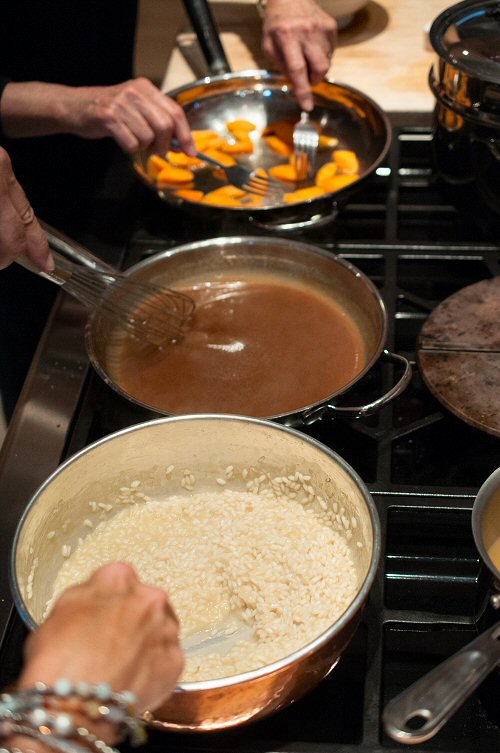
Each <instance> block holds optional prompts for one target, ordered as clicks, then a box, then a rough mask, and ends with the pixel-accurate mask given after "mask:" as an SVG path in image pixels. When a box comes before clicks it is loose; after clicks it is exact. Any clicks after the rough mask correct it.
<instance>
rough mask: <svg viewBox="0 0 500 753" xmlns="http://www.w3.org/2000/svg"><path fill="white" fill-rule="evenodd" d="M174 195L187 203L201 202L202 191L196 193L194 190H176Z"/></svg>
mask: <svg viewBox="0 0 500 753" xmlns="http://www.w3.org/2000/svg"><path fill="white" fill-rule="evenodd" d="M174 195H175V196H179V197H180V198H181V199H187V200H188V201H201V200H202V198H203V191H198V190H197V189H196V188H178V189H177V191H174Z"/></svg>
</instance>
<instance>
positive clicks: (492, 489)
mask: <svg viewBox="0 0 500 753" xmlns="http://www.w3.org/2000/svg"><path fill="white" fill-rule="evenodd" d="M499 490H500V468H497V469H496V471H493V473H492V474H491V475H490V476H488V478H487V479H486V481H485V482H484V483H483V484H482V486H481V488H480V489H479V491H478V493H477V496H476V499H475V500H474V505H473V506H472V535H473V537H474V543H475V545H476V548H477V550H478V552H479V554H480V555H481V559H482V560H483V562H484V564H485V565H486V567H487V568H488V570H489V571H490V572H491V573H492V575H493V576H494V577H495V579H496V580H497V582H498V583H500V570H499V569H498V567H496V565H495V564H494V562H493V561H492V559H491V557H490V555H489V554H488V550H487V548H486V546H485V543H484V532H483V524H484V516H485V512H486V509H487V507H488V506H489V504H490V503H491V501H492V499H493V496H494V494H495V493H497V494H498V500H499V501H500V491H499Z"/></svg>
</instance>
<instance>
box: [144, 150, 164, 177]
mask: <svg viewBox="0 0 500 753" xmlns="http://www.w3.org/2000/svg"><path fill="white" fill-rule="evenodd" d="M165 167H168V162H167V160H165V159H163V158H162V157H160V156H159V155H158V154H151V155H150V156H149V157H148V169H147V171H148V177H149V178H151V180H154V179H155V178H156V176H157V175H158V173H159V172H160V171H161V170H163V168H165Z"/></svg>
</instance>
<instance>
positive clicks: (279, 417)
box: [85, 236, 411, 425]
mask: <svg viewBox="0 0 500 753" xmlns="http://www.w3.org/2000/svg"><path fill="white" fill-rule="evenodd" d="M266 243H270V244H272V245H273V246H275V247H277V248H283V249H289V248H290V247H293V248H294V249H296V250H297V252H298V253H299V254H300V253H301V252H302V253H303V254H308V255H309V256H310V257H311V258H314V256H317V257H318V258H320V259H326V260H328V261H329V262H330V261H331V262H332V263H333V264H336V265H338V266H339V267H342V268H344V269H345V270H347V271H348V272H349V273H350V274H351V275H352V277H353V278H356V279H357V280H359V281H360V283H361V284H362V285H363V286H364V289H365V290H366V291H367V294H368V296H369V297H370V299H371V300H372V301H373V302H374V307H375V308H376V310H377V311H378V317H379V322H380V332H379V334H378V341H377V344H376V346H375V347H374V348H373V352H372V353H371V355H370V357H369V358H368V360H367V363H366V364H365V366H364V367H363V369H362V371H361V372H360V373H359V374H357V375H356V376H355V377H354V378H353V379H351V381H350V382H348V383H347V384H345V385H344V386H343V387H341V388H340V389H339V390H337V391H336V392H334V393H332V394H330V395H328V396H325V397H324V398H323V399H322V400H319V401H317V402H315V403H311V404H309V405H304V406H300V407H298V408H297V409H296V410H294V411H290V412H286V413H276V414H273V415H269V416H261V417H260V418H264V419H268V420H275V421H281V422H285V423H287V424H288V425H290V424H291V425H300V424H304V423H306V424H308V423H312V422H313V421H315V420H317V419H318V418H320V417H321V416H322V415H323V414H324V413H327V412H333V413H335V412H349V413H351V414H356V415H368V414H369V413H372V412H373V411H374V410H377V409H378V408H379V407H382V406H383V405H385V403H386V402H388V401H389V400H391V399H393V398H394V397H395V396H397V395H398V394H399V393H400V392H401V391H402V390H403V389H404V388H405V387H406V385H407V384H408V382H409V379H410V377H411V366H410V365H409V362H408V361H407V359H405V358H403V357H402V356H398V355H396V354H394V353H391V352H390V351H388V350H387V349H385V348H384V345H385V342H386V338H387V330H388V324H387V311H386V307H385V304H384V301H383V299H382V297H381V295H380V293H379V291H378V290H377V288H376V287H375V285H374V284H373V283H372V281H371V280H370V279H369V278H368V277H367V276H366V275H365V274H364V273H363V272H362V271H361V270H359V269H358V268H357V267H355V266H354V265H353V264H351V263H350V262H349V261H347V260H345V259H342V258H340V257H339V256H337V255H335V254H332V253H331V252H329V251H326V250H324V249H322V248H319V247H317V246H313V245H311V244H307V243H302V242H299V241H289V240H286V239H285V238H277V237H274V236H273V237H269V238H266V237H265V236H231V237H227V236H225V237H221V238H210V239H206V240H204V241H196V242H193V243H187V244H183V245H181V246H176V247H174V248H170V249H167V250H165V251H163V252H159V253H157V254H155V255H154V256H152V257H150V258H148V259H145V260H144V261H141V262H139V263H138V264H136V265H134V266H133V267H130V268H129V269H128V270H127V271H126V274H130V275H138V276H139V277H140V276H141V274H143V273H145V272H148V271H149V270H150V269H153V268H154V266H155V265H158V264H160V263H161V261H162V260H164V259H173V258H175V257H176V256H182V255H189V254H190V253H191V252H194V251H200V250H201V251H203V249H208V248H209V247H213V246H217V247H219V248H220V249H222V250H224V249H226V250H229V252H230V249H231V248H234V249H239V248H240V247H243V246H252V245H255V246H257V247H261V246H262V245H263V244H266ZM174 286H175V285H174ZM95 319H96V314H95V313H94V314H92V315H91V316H90V317H89V319H88V322H87V326H86V331H85V337H86V345H87V351H88V354H89V358H90V361H91V363H92V365H93V367H94V368H95V370H96V371H97V373H98V374H99V376H100V377H101V378H102V379H103V380H104V381H105V382H106V384H108V385H109V386H110V387H112V389H114V390H115V391H116V392H118V394H120V395H122V396H123V397H125V398H126V399H128V400H130V401H132V402H133V403H135V404H137V405H140V406H142V407H144V408H146V409H148V410H150V411H153V412H154V413H156V414H157V415H178V414H172V413H170V411H163V410H158V409H157V408H155V407H154V406H152V405H151V404H148V403H144V402H142V401H141V400H139V399H137V398H136V397H134V396H133V395H130V394H129V393H128V392H127V391H126V390H124V389H123V388H122V387H121V386H120V385H119V384H117V382H116V381H115V379H113V377H111V376H110V374H109V373H108V371H107V369H106V365H105V364H104V363H103V359H102V358H101V357H99V355H98V354H97V353H96V347H95V337H94V335H95ZM381 354H383V356H384V358H386V359H388V360H392V361H395V362H397V363H398V365H403V366H404V369H405V370H404V373H403V376H402V377H401V379H400V380H399V381H398V382H397V384H396V385H395V387H393V388H392V389H391V390H390V391H389V392H388V393H386V394H385V395H383V396H382V397H381V398H378V399H377V400H375V401H374V402H373V403H370V404H368V405H361V406H354V407H349V406H346V407H341V406H336V405H335V404H334V401H335V399H337V398H338V397H340V396H341V395H343V394H344V393H345V392H347V391H348V390H349V389H351V388H352V387H353V385H354V384H356V383H357V382H358V381H360V380H361V379H363V377H364V376H365V375H366V374H367V373H368V372H369V370H370V369H371V368H372V367H373V366H374V365H375V363H376V362H377V361H378V359H379V358H380V356H381Z"/></svg>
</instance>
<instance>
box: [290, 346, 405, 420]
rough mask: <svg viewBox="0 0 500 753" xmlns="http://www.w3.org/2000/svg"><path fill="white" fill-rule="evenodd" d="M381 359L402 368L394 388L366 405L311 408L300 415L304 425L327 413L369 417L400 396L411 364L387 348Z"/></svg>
mask: <svg viewBox="0 0 500 753" xmlns="http://www.w3.org/2000/svg"><path fill="white" fill-rule="evenodd" d="M382 357H383V358H385V359H386V360H388V361H395V362H396V363H398V364H400V365H402V366H404V371H403V374H402V376H401V378H400V379H399V380H398V381H397V382H396V384H395V385H394V387H391V389H390V390H389V391H388V392H386V393H385V395H382V396H381V397H378V398H377V399H376V400H374V401H373V402H371V403H367V404H366V405H346V406H343V405H330V404H328V405H320V406H318V407H316V408H312V409H311V410H309V411H305V412H304V413H303V414H302V420H303V421H304V423H306V424H311V423H313V422H314V421H316V420H317V419H318V418H321V417H322V416H323V414H324V413H326V412H327V411H331V412H332V413H354V414H356V417H357V418H360V417H361V416H369V415H370V414H371V413H374V412H375V411H377V410H379V408H382V407H383V406H384V405H387V403H390V401H391V400H394V398H395V397H397V396H398V395H400V394H401V393H402V392H403V390H404V389H406V387H407V386H408V384H409V382H410V379H411V374H412V368H411V363H410V362H409V360H408V359H407V358H405V357H404V356H400V355H398V354H397V353H392V352H391V351H390V350H387V348H384V350H383V351H382Z"/></svg>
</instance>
